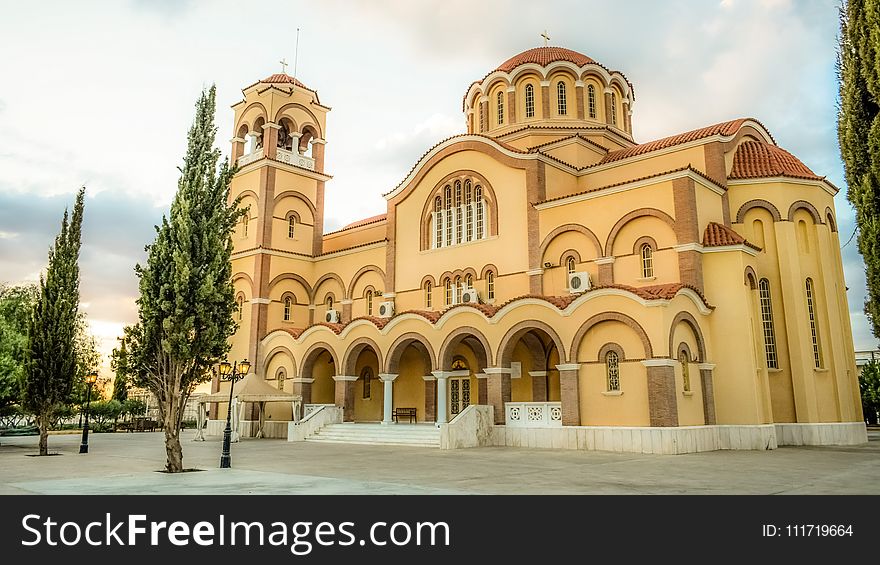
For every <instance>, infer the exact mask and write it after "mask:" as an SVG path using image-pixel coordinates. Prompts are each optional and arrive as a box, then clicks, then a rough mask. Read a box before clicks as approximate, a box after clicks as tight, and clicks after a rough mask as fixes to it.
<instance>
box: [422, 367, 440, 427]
mask: <svg viewBox="0 0 880 565" xmlns="http://www.w3.org/2000/svg"><path fill="white" fill-rule="evenodd" d="M422 379H424V381H425V421H426V422H433V421H434V420H435V419H436V418H437V380H436V379H435V378H434V375H424V376H423V377H422Z"/></svg>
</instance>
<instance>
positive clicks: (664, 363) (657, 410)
mask: <svg viewBox="0 0 880 565" xmlns="http://www.w3.org/2000/svg"><path fill="white" fill-rule="evenodd" d="M675 363H676V362H675V361H673V360H672V359H645V360H644V361H642V365H644V366H645V367H647V369H648V412H649V414H650V418H651V425H652V426H671V427H675V426H678V399H677V398H676V396H675Z"/></svg>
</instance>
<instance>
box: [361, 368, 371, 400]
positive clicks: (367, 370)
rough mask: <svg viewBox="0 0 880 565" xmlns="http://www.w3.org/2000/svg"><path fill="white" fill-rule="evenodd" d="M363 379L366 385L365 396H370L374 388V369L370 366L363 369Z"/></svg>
mask: <svg viewBox="0 0 880 565" xmlns="http://www.w3.org/2000/svg"><path fill="white" fill-rule="evenodd" d="M361 381H362V382H363V385H364V392H363V398H365V399H366V398H370V389H372V388H373V387H372V384H373V369H371V368H370V367H364V368H363V369H361Z"/></svg>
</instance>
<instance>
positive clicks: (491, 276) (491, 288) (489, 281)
mask: <svg viewBox="0 0 880 565" xmlns="http://www.w3.org/2000/svg"><path fill="white" fill-rule="evenodd" d="M486 300H495V273H494V272H493V271H489V272H488V273H486Z"/></svg>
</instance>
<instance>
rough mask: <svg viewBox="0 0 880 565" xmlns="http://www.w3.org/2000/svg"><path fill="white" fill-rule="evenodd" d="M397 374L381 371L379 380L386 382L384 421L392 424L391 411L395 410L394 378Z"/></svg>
mask: <svg viewBox="0 0 880 565" xmlns="http://www.w3.org/2000/svg"><path fill="white" fill-rule="evenodd" d="M396 378H397V375H393V374H389V373H379V380H380V381H382V382H383V383H385V391H384V395H383V397H384V401H385V407H384V412H383V413H382V423H383V424H386V425H387V424H391V423H392V420H391V413H392V412H393V411H394V379H396Z"/></svg>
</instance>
